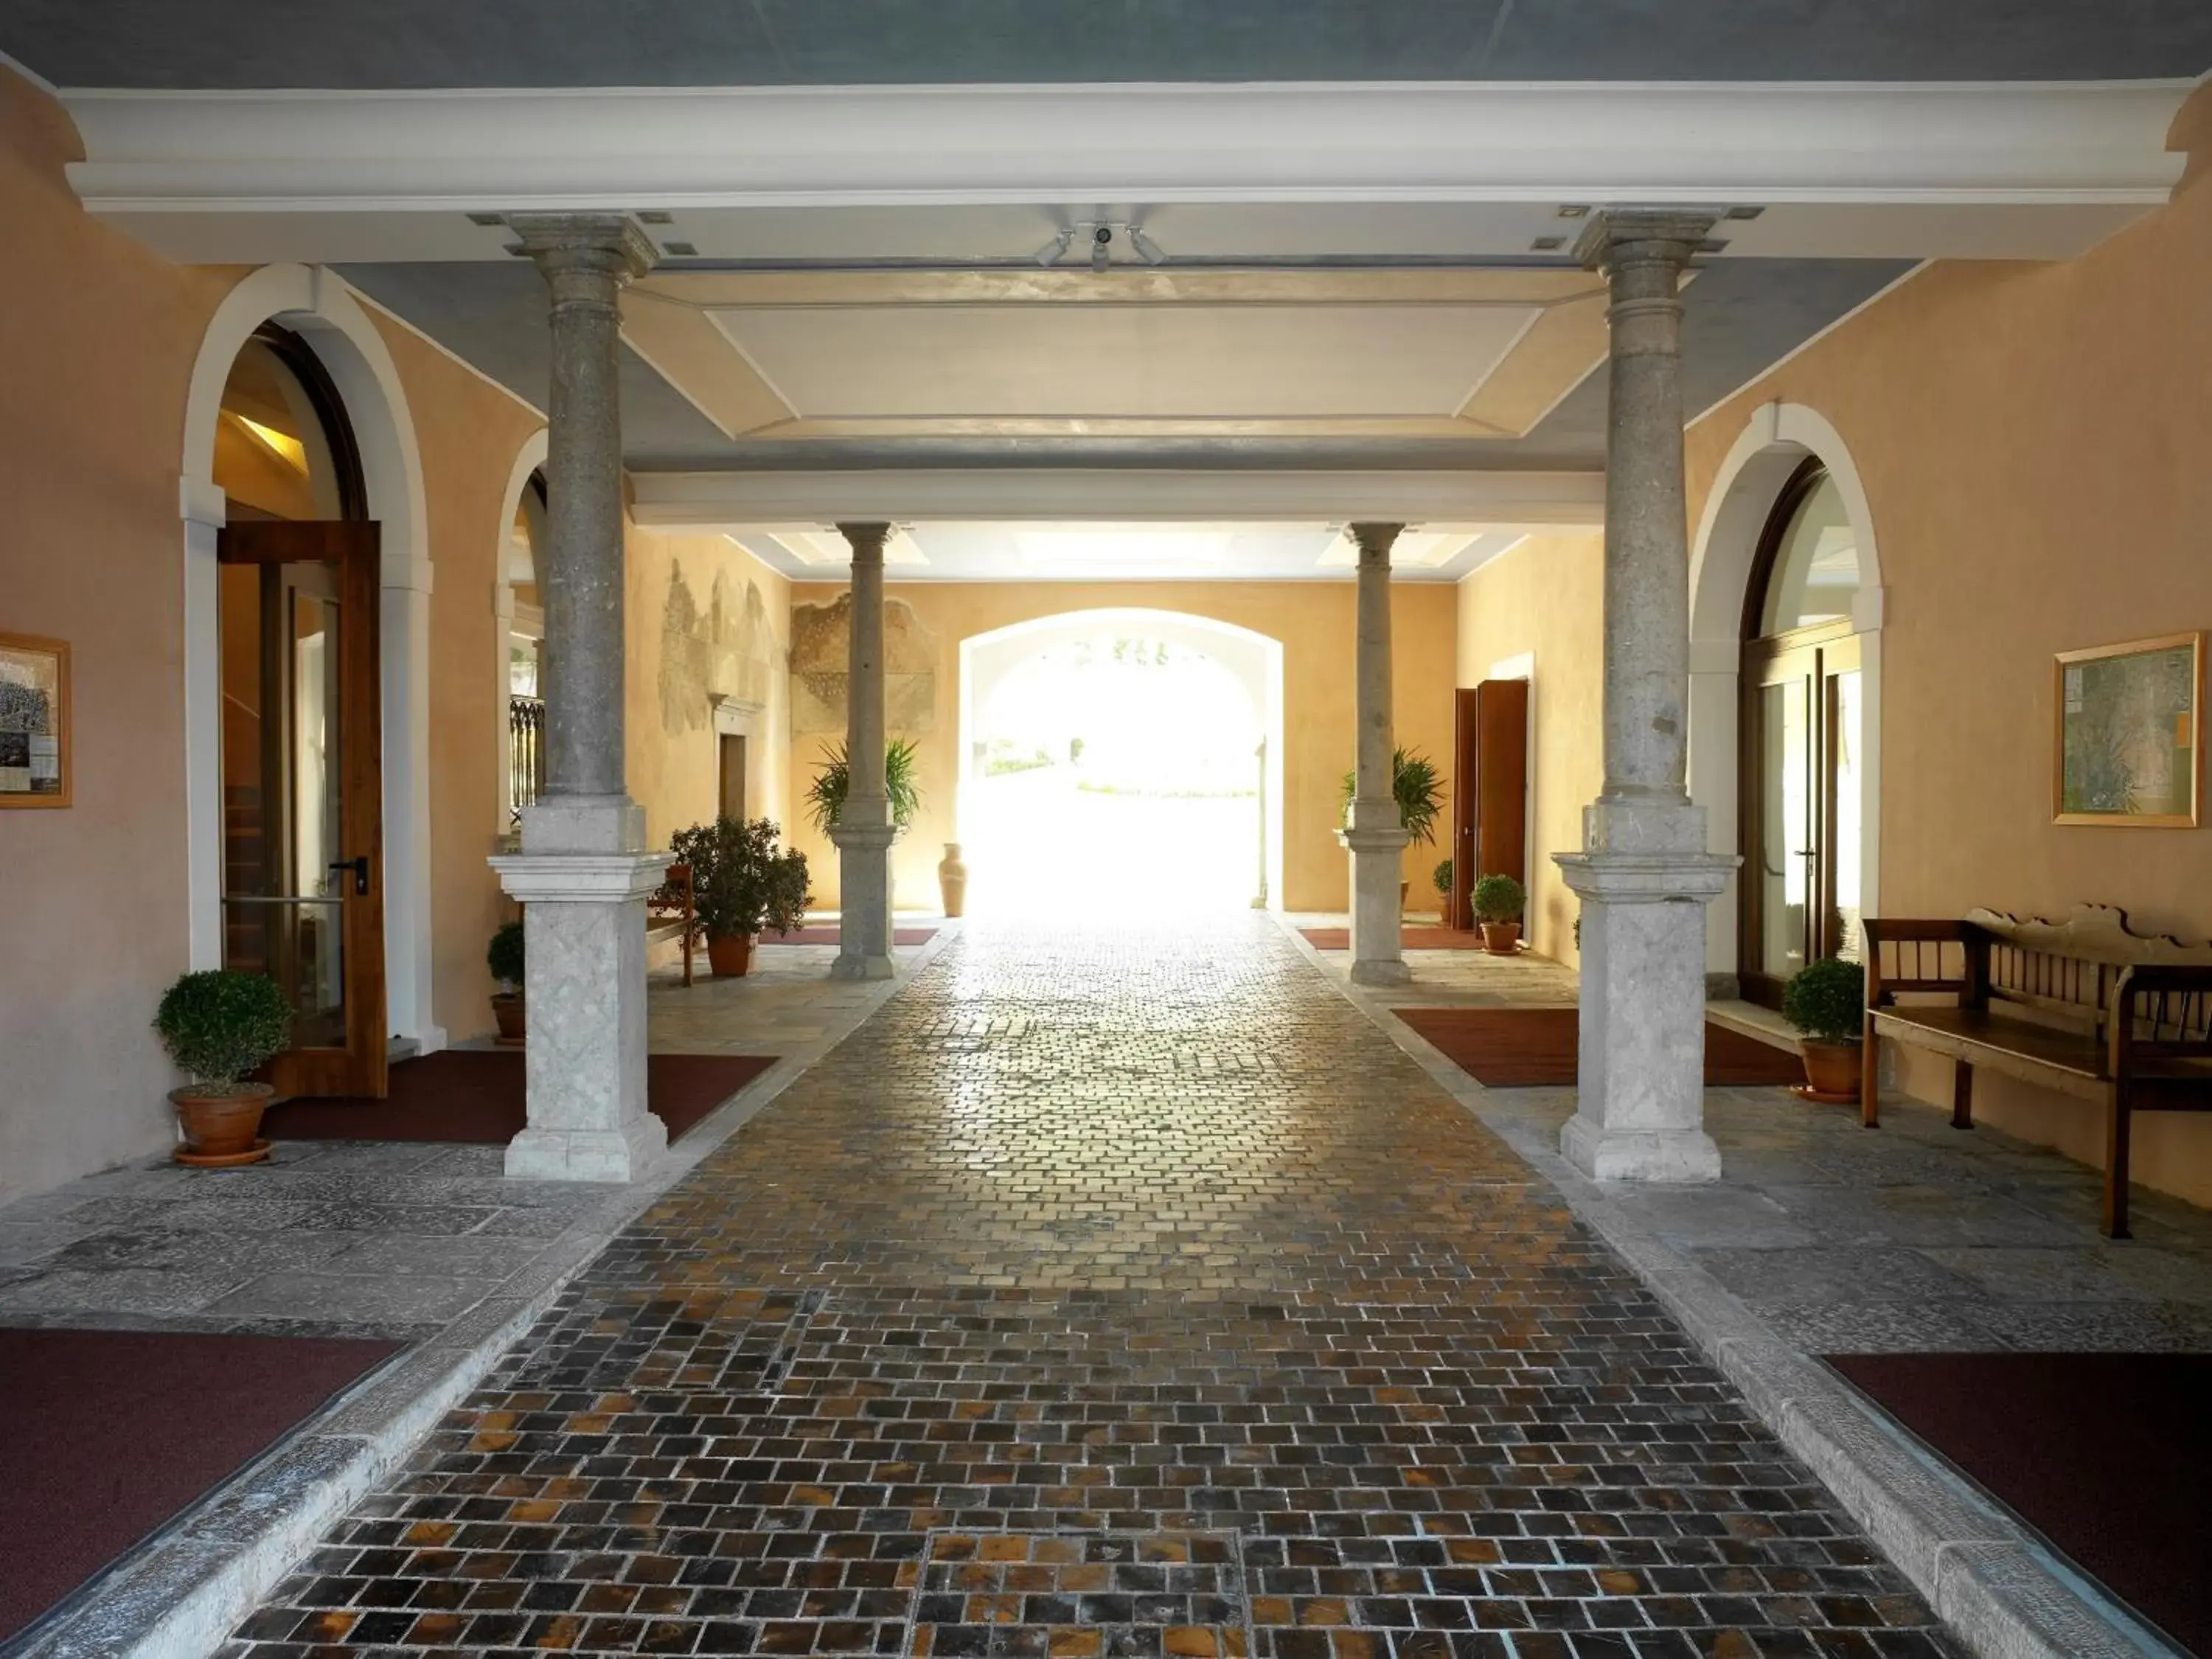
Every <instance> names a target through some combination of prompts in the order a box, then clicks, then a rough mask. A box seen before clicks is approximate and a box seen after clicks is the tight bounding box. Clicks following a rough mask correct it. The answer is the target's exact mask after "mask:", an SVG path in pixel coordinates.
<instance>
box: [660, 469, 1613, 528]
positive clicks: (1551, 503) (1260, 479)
mask: <svg viewBox="0 0 2212 1659" xmlns="http://www.w3.org/2000/svg"><path fill="white" fill-rule="evenodd" d="M631 483H632V485H633V488H634V492H635V493H634V495H633V499H632V504H631V513H632V515H633V516H634V517H635V520H636V521H637V522H638V523H639V524H641V525H647V526H653V527H655V528H664V529H665V528H695V529H713V530H726V529H730V528H732V527H736V526H749V525H750V526H758V525H778V524H791V523H817V524H820V523H829V522H833V521H836V520H843V519H888V520H893V521H896V522H908V523H911V522H915V521H926V520H939V521H947V520H952V521H959V522H964V523H974V522H994V523H1038V522H1053V521H1064V520H1098V521H1103V522H1109V523H1124V524H1142V523H1153V524H1202V523H1212V524H1227V523H1251V522H1261V523H1279V522H1285V521H1295V522H1305V521H1313V522H1318V523H1325V524H1337V523H1344V522H1347V521H1349V520H1354V519H1389V520H1393V521H1396V522H1401V523H1416V524H1432V523H1447V524H1463V525H1480V526H1484V527H1485V528H1486V529H1508V528H1510V529H1534V528H1540V527H1556V526H1590V525H1597V524H1601V523H1603V522H1604V518H1605V475H1604V474H1603V473H1601V472H1508V471H1358V472H1354V471H1335V472H1327V471H1295V472H1293V471H1167V470H1164V469H1155V468H1134V467H1133V468H1106V467H1098V468H1060V467H1054V468H1022V469H1018V470H1015V469H1000V470H991V469H987V468H965V469H952V468H945V469H919V468H916V469H904V470H897V469H884V470H878V471H811V472H800V471H778V472H753V471H729V472H640V473H634V474H632V475H631Z"/></svg>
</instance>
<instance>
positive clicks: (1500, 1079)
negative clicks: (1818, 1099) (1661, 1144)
mask: <svg viewBox="0 0 2212 1659" xmlns="http://www.w3.org/2000/svg"><path fill="white" fill-rule="evenodd" d="M1390 1012H1392V1013H1394V1014H1395V1015H1397V1016H1398V1018H1401V1019H1402V1020H1404V1021H1405V1022H1406V1024H1408V1025H1410V1026H1412V1027H1413V1029H1414V1030H1417V1031H1419V1033H1420V1034H1421V1035H1422V1036H1425V1037H1426V1038H1427V1039H1428V1040H1429V1041H1430V1042H1433V1043H1434V1044H1436V1046H1437V1048H1440V1049H1442V1050H1443V1053H1444V1054H1445V1056H1446V1057H1447V1058H1448V1059H1449V1060H1451V1062H1452V1063H1453V1064H1454V1065H1455V1066H1458V1067H1459V1068H1460V1070H1462V1072H1465V1073H1467V1074H1468V1076H1469V1077H1471V1078H1473V1079H1474V1080H1475V1081H1476V1082H1477V1083H1480V1084H1481V1085H1483V1086H1484V1087H1485V1088H1486V1089H1533V1088H1554V1087H1565V1085H1569V1084H1571V1083H1572V1082H1574V1080H1575V1073H1576V1069H1577V1068H1576V1064H1575V1043H1576V1041H1577V1037H1578V1036H1580V1033H1581V1024H1580V1018H1579V1016H1578V1015H1577V1012H1576V1011H1575V1010H1574V1009H1572V1008H1393V1009H1392V1010H1391V1011H1390ZM1804 1080H1805V1063H1804V1061H1802V1060H1800V1059H1798V1057H1797V1056H1796V1054H1792V1053H1790V1050H1788V1049H1786V1048H1776V1047H1774V1046H1773V1045H1772V1044H1771V1043H1767V1042H1760V1041H1759V1039H1758V1038H1757V1037H1747V1036H1744V1035H1743V1033H1742V1032H1741V1031H1731V1030H1729V1029H1728V1028H1727V1027H1726V1026H1724V1025H1716V1024H1712V1023H1711V1021H1710V1020H1709V1021H1707V1022H1706V1024H1705V1082H1706V1085H1708V1086H1709V1087H1711V1086H1719V1087H1735V1088H1750V1087H1757V1086H1761V1085H1772V1084H1791V1083H1802V1082H1804Z"/></svg>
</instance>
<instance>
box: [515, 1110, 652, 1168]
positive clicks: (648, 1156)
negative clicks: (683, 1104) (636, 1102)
mask: <svg viewBox="0 0 2212 1659" xmlns="http://www.w3.org/2000/svg"><path fill="white" fill-rule="evenodd" d="M667 1150H668V1126H667V1125H665V1124H664V1123H663V1122H662V1121H660V1120H659V1118H657V1117H655V1116H653V1114H652V1113H651V1112H646V1113H643V1114H641V1115H639V1116H637V1117H635V1118H634V1119H632V1120H631V1121H629V1123H628V1124H626V1125H624V1126H623V1127H622V1128H619V1129H525V1130H524V1131H523V1132H522V1133H520V1134H519V1135H517V1136H515V1138H514V1139H512V1140H510V1141H508V1142H507V1179H508V1180H510V1181H635V1180H636V1179H637V1178H638V1177H639V1176H641V1175H643V1174H644V1173H645V1172H646V1171H647V1170H649V1169H651V1168H652V1167H653V1165H654V1164H657V1163H659V1160H660V1158H661V1155H662V1154H663V1153H665V1152H667Z"/></svg>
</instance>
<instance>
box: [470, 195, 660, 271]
mask: <svg viewBox="0 0 2212 1659" xmlns="http://www.w3.org/2000/svg"><path fill="white" fill-rule="evenodd" d="M507 228H508V229H510V230H512V231H513V233H514V234H515V235H516V236H517V237H518V238H520V240H521V242H522V251H523V252H525V253H527V254H528V255H529V256H530V258H531V259H532V262H533V263H534V264H536V265H537V266H538V270H542V271H544V273H545V276H546V277H547V279H548V280H549V281H550V279H551V278H553V277H554V276H566V275H568V274H570V273H572V272H573V273H576V274H580V275H586V276H599V277H602V278H607V279H611V281H612V282H613V283H614V285H615V286H616V287H617V288H619V287H621V286H622V284H623V283H627V282H629V280H630V279H631V278H632V277H633V276H644V275H645V273H646V272H647V271H648V270H652V269H653V266H654V265H655V264H657V263H659V258H660V256H659V252H657V251H656V250H655V249H654V247H653V239H652V238H650V237H649V236H647V234H645V233H644V232H643V231H642V230H641V229H639V228H638V225H637V221H635V219H633V218H631V217H630V216H629V215H628V214H626V213H511V214H509V215H508V216H507Z"/></svg>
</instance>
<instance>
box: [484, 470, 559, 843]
mask: <svg viewBox="0 0 2212 1659" xmlns="http://www.w3.org/2000/svg"><path fill="white" fill-rule="evenodd" d="M544 459H545V435H544V433H543V432H542V431H541V432H539V433H538V434H536V435H533V436H532V439H531V440H530V441H529V442H527V443H526V444H525V445H524V446H523V447H522V453H520V455H519V456H518V457H517V458H516V460H515V466H514V471H515V477H514V480H513V483H512V485H511V487H510V488H509V489H508V492H507V500H508V501H510V502H511V503H512V504H513V507H512V510H511V511H510V512H509V513H508V514H507V523H506V526H505V529H506V535H505V538H504V539H503V540H502V542H501V545H500V550H499V575H498V579H497V580H498V587H497V589H496V591H495V593H494V595H493V600H494V610H495V612H496V613H497V615H498V617H499V621H500V627H499V631H498V642H499V689H500V695H501V696H502V697H503V698H504V699H505V700H506V718H505V719H504V720H502V721H501V724H500V737H499V776H500V800H499V828H500V833H501V835H503V836H508V837H510V838H512V837H514V836H520V833H521V829H522V813H523V809H524V808H526V807H527V806H530V805H534V804H535V803H536V801H537V799H538V796H539V795H540V794H542V793H544V788H545V688H546V684H547V680H548V678H549V671H550V660H549V658H548V654H547V652H546V649H545V611H544V600H543V599H542V598H541V597H540V594H539V590H538V568H539V565H540V563H541V562H542V561H543V559H544V550H545V470H544V465H543V464H544Z"/></svg>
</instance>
